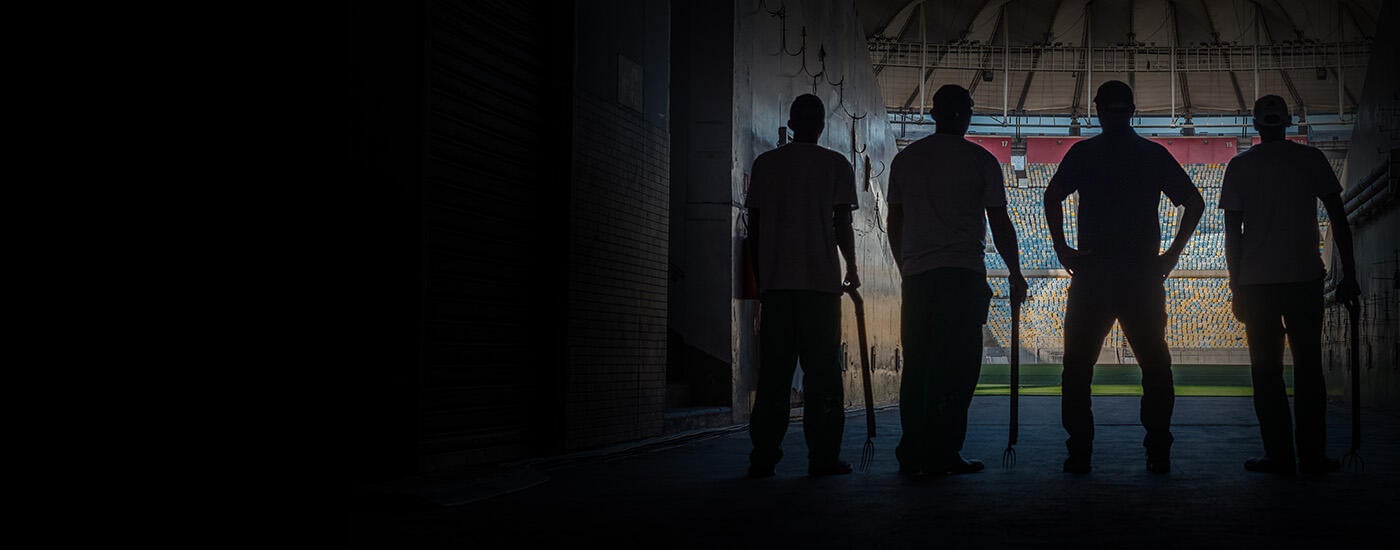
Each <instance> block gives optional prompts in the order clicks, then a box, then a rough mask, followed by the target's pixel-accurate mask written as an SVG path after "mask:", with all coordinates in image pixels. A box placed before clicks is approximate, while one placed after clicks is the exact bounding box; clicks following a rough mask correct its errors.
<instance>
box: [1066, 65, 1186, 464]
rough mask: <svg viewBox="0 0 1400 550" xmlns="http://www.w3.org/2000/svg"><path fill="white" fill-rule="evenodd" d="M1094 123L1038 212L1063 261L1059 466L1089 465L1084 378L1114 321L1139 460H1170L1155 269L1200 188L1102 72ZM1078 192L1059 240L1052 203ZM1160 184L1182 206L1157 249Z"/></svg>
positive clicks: (1123, 88)
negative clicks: (1069, 226) (1125, 360)
mask: <svg viewBox="0 0 1400 550" xmlns="http://www.w3.org/2000/svg"><path fill="white" fill-rule="evenodd" d="M1094 104H1095V105H1096V106H1097V107H1098V111H1099V123H1100V125H1101V126H1102V129H1103V132H1102V133H1100V134H1099V135H1097V136H1094V137H1092V138H1089V139H1086V140H1084V141H1081V142H1079V143H1076V144H1075V145H1074V146H1073V147H1071V148H1070V150H1069V152H1068V153H1066V154H1065V158H1064V160H1062V161H1061V163H1060V167H1059V170H1057V171H1056V172H1055V176H1054V177H1053V178H1051V180H1050V185H1049V186H1048V187H1047V188H1046V189H1045V218H1046V221H1047V222H1048V223H1049V225H1050V235H1051V238H1052V239H1053V240H1054V245H1055V254H1056V255H1057V256H1058V257H1059V259H1060V264H1061V265H1063V266H1064V267H1065V270H1067V271H1069V273H1070V276H1071V280H1070V286H1069V299H1068V303H1067V304H1066V306H1065V355H1064V373H1063V375H1062V376H1063V378H1062V386H1063V389H1062V396H1063V397H1062V398H1061V401H1060V407H1061V408H1060V413H1061V420H1062V422H1063V423H1064V427H1065V431H1066V432H1068V434H1069V439H1068V440H1067V441H1066V442H1065V447H1066V448H1067V449H1068V450H1069V458H1068V459H1067V460H1065V463H1064V470H1065V471H1066V472H1071V473H1088V472H1089V471H1090V469H1091V468H1092V465H1091V462H1090V456H1091V454H1092V452H1093V441H1094V414H1093V411H1092V408H1091V403H1090V398H1089V395H1090V383H1091V382H1092V380H1093V375H1094V363H1096V362H1097V361H1098V357H1099V351H1100V350H1101V349H1102V348H1103V341H1104V337H1106V336H1107V335H1108V331H1109V330H1110V329H1111V328H1112V327H1113V322H1114V321H1115V320H1117V321H1118V324H1119V326H1121V327H1122V328H1123V335H1124V336H1125V337H1127V339H1128V344H1129V345H1131V346H1132V347H1133V352H1134V353H1135V354H1136V355H1137V359H1138V366H1139V367H1140V368H1141V369H1142V404H1141V414H1140V418H1141V419H1142V425H1143V427H1144V428H1146V430H1147V436H1146V438H1145V439H1144V440H1143V447H1145V448H1146V450H1147V469H1148V471H1151V472H1154V473H1166V472H1169V471H1170V470H1171V463H1170V459H1171V445H1172V441H1173V440H1174V438H1173V437H1172V434H1171V417H1172V406H1173V404H1174V402H1175V399H1176V392H1175V389H1174V387H1173V385H1172V371H1171V361H1172V359H1171V355H1170V354H1169V353H1168V351H1167V342H1166V326H1167V314H1166V291H1165V289H1164V288H1163V279H1165V278H1166V276H1167V275H1168V274H1169V273H1171V271H1172V269H1173V268H1175V267H1176V262H1177V259H1178V258H1180V256H1181V251H1182V250H1183V249H1185V248H1186V243H1187V241H1188V240H1190V238H1191V233H1192V232H1193V231H1195V230H1196V224H1197V223H1198V222H1200V220H1201V214H1202V213H1204V212H1205V201H1204V200H1202V199H1201V193H1200V192H1199V191H1197V190H1196V187H1195V186H1194V185H1192V184H1191V178H1190V177H1189V176H1187V175H1186V171H1185V170H1182V168H1181V165H1180V164H1177V162H1176V159H1175V158H1173V157H1172V155H1171V153H1168V152H1167V150H1166V148H1165V147H1162V146H1161V145H1158V144H1156V143H1153V142H1151V141H1148V140H1147V139H1145V138H1142V137H1140V136H1138V135H1137V133H1136V132H1134V131H1133V128H1132V125H1131V122H1132V115H1133V111H1134V110H1135V109H1136V106H1135V105H1134V103H1133V91H1132V89H1131V88H1129V87H1128V85H1127V84H1124V83H1123V82H1120V81H1117V80H1110V81H1108V82H1105V83H1103V85H1101V86H1099V89H1098V92H1097V94H1096V95H1095V96H1094ZM1075 192H1078V193H1079V227H1078V229H1079V242H1078V248H1077V249H1076V248H1071V247H1070V246H1069V244H1068V243H1067V242H1066V240H1065V229H1064V210H1063V206H1062V204H1061V202H1062V201H1064V200H1065V198H1067V197H1069V195H1070V194H1072V193H1075ZM1163 194H1165V195H1166V196H1167V198H1168V199H1171V201H1172V203H1173V204H1175V205H1177V206H1185V207H1186V212H1185V213H1184V214H1183V215H1182V217H1181V223H1180V225H1179V226H1178V227H1177V232H1176V238H1175V239H1173V240H1172V244H1171V246H1170V247H1168V248H1167V250H1166V252H1163V253H1161V254H1160V255H1159V254H1158V249H1159V248H1160V246H1161V238H1160V236H1159V235H1160V232H1161V228H1160V225H1159V220H1158V218H1157V205H1158V202H1159V201H1160V200H1161V196H1162V195H1163Z"/></svg>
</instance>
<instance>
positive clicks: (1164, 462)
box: [1147, 453, 1172, 474]
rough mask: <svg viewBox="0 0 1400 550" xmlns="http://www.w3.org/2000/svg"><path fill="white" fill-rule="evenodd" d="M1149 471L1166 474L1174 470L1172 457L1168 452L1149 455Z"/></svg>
mask: <svg viewBox="0 0 1400 550" xmlns="http://www.w3.org/2000/svg"><path fill="white" fill-rule="evenodd" d="M1147 471H1149V472H1152V473H1154V474H1165V473H1168V472H1171V471H1172V460H1171V457H1170V456H1168V455H1166V454H1153V453H1148V455H1147Z"/></svg>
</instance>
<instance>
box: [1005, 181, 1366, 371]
mask: <svg viewBox="0 0 1400 550" xmlns="http://www.w3.org/2000/svg"><path fill="white" fill-rule="evenodd" d="M1058 167H1059V166H1058V165H1057V164H1041V163H1030V164H1027V165H1026V177H1027V180H1028V181H1027V185H1028V187H1027V188H1020V187H1017V181H1016V176H1015V171H1014V169H1013V168H1012V167H1011V165H1010V164H1003V165H1002V174H1003V177H1004V178H1005V183H1006V198H1007V210H1008V211H1009V212H1010V214H1011V220H1012V222H1013V223H1014V224H1015V225H1016V230H1017V234H1018V235H1017V236H1018V237H1019V239H1018V240H1019V243H1018V246H1019V247H1020V256H1021V265H1022V267H1023V268H1024V269H1028V270H1033V269H1060V268H1061V266H1060V262H1059V260H1058V259H1057V258H1056V257H1055V250H1054V247H1053V246H1052V245H1051V239H1050V231H1049V227H1048V226H1047V225H1046V223H1045V207H1044V203H1043V196H1044V193H1045V187H1047V186H1048V185H1049V184H1050V179H1051V178H1052V177H1054V175H1055V170H1056V169H1057V168H1058ZM1332 167H1333V169H1334V170H1336V171H1338V172H1339V173H1340V170H1341V163H1340V162H1339V161H1332ZM1183 169H1184V170H1185V171H1186V173H1187V175H1188V176H1190V177H1191V181H1192V183H1194V184H1195V185H1196V187H1197V189H1199V190H1200V192H1201V195H1202V196H1203V198H1204V199H1205V202H1206V211H1205V214H1204V216H1202V218H1201V223H1200V225H1198V226H1197V228H1196V232H1195V234H1194V235H1192V237H1191V241H1190V242H1189V243H1188V244H1187V247H1186V250H1185V251H1183V252H1182V256H1181V261H1180V263H1178V264H1177V269H1179V270H1205V271H1222V272H1223V271H1224V270H1225V268H1226V266H1225V234H1224V229H1225V220H1224V215H1223V211H1221V210H1220V208H1219V206H1220V186H1221V182H1222V181H1223V179H1224V177H1225V165H1224V164H1186V165H1183ZM1078 213H1079V208H1078V195H1077V194H1074V195H1070V197H1069V198H1068V199H1066V201H1065V238H1066V240H1067V241H1068V242H1069V244H1070V246H1077V243H1078V229H1077V228H1078ZM1180 213H1181V209H1178V208H1176V207H1175V206H1173V205H1172V204H1171V201H1169V200H1167V198H1166V197H1162V199H1161V202H1160V203H1159V204H1158V208H1157V215H1158V217H1159V220H1160V222H1161V227H1162V230H1161V234H1160V237H1161V248H1160V249H1161V250H1165V249H1166V248H1167V247H1168V246H1170V244H1171V240H1172V239H1173V238H1174V237H1175V235H1176V228H1177V225H1178V224H1179V223H1180ZM1318 225H1319V228H1320V229H1321V230H1322V233H1323V234H1324V235H1325V233H1326V226H1327V216H1326V212H1325V211H1324V210H1323V208H1322V206H1321V205H1319V206H1318ZM988 240H989V241H990V238H989V239H988ZM988 244H989V246H988V251H987V254H986V262H987V267H988V268H989V269H1006V265H1005V263H1004V262H1003V261H1002V259H1001V257H1000V256H999V255H997V254H996V253H995V251H994V250H992V247H991V246H990V242H989V243H988ZM1321 246H1322V245H1321V244H1319V249H1320V248H1321ZM991 281H992V288H993V290H994V291H995V293H996V295H997V296H999V297H1000V298H999V299H996V300H993V303H992V311H991V313H990V316H989V318H988V322H987V326H988V328H989V329H990V331H991V334H992V336H993V337H994V338H995V339H996V340H997V341H998V343H999V344H1002V345H1005V344H1006V343H1007V342H1009V340H1010V336H1011V326H1010V322H1011V317H1010V310H1009V304H1008V303H1007V301H1006V299H1005V297H1006V296H1007V290H1008V289H1007V283H1006V279H1005V278H1004V277H993V278H992V279H991ZM1069 282H1070V281H1069V279H1065V278H1044V277H1037V278H1032V279H1030V292H1031V295H1032V296H1033V297H1034V299H1033V300H1032V301H1031V302H1029V303H1027V304H1026V305H1025V307H1024V309H1023V310H1022V324H1021V331H1022V332H1021V334H1022V336H1021V338H1022V340H1021V341H1022V346H1024V347H1026V348H1048V349H1058V348H1061V347H1063V345H1064V308H1065V300H1066V297H1067V292H1068V288H1069ZM1165 285H1166V291H1167V304H1168V305H1167V310H1168V311H1167V313H1168V316H1169V323H1168V326H1167V344H1168V345H1169V346H1172V347H1184V348H1243V347H1246V344H1245V340H1244V327H1243V325H1241V324H1240V323H1239V322H1237V321H1235V318H1234V316H1233V315H1232V314H1231V312H1230V303H1229V297H1230V293H1229V291H1228V289H1227V286H1228V281H1227V279H1225V278H1224V277H1171V278H1169V279H1167V280H1166V282H1165ZM1122 343H1123V335H1122V331H1121V330H1120V329H1119V328H1118V326H1117V325H1116V324H1115V325H1114V327H1113V329H1112V330H1111V331H1110V333H1109V336H1108V338H1107V339H1106V340H1105V345H1106V346H1110V347H1112V346H1119V345H1122Z"/></svg>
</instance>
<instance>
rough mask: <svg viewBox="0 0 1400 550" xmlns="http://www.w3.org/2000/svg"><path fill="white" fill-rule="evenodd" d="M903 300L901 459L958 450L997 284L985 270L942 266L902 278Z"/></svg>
mask: <svg viewBox="0 0 1400 550" xmlns="http://www.w3.org/2000/svg"><path fill="white" fill-rule="evenodd" d="M903 291H904V296H903V304H902V305H901V308H900V316H901V324H902V327H901V332H902V335H901V336H902V337H903V341H904V370H903V373H902V375H901V377H900V383H899V384H900V385H899V421H900V426H901V428H902V429H903V432H904V434H903V437H901V438H900V440H899V446H898V447H897V448H896V449H895V457H896V458H898V459H899V463H900V465H901V466H903V467H905V468H910V469H917V468H920V467H922V466H925V465H940V464H944V463H946V462H949V461H953V460H956V459H957V458H958V451H960V450H962V446H963V440H964V439H965V438H966V437H967V407H968V405H971V404H972V393H973V390H975V389H976V388H977V377H978V376H979V375H980V374H981V372H982V324H983V323H985V322H986V320H987V306H988V305H989V303H990V301H991V296H992V289H991V287H989V286H987V278H986V276H985V275H983V274H981V273H978V272H976V271H972V270H969V269H958V268H938V269H932V270H929V271H925V272H923V273H918V274H915V275H911V276H909V277H905V278H904V283H903Z"/></svg>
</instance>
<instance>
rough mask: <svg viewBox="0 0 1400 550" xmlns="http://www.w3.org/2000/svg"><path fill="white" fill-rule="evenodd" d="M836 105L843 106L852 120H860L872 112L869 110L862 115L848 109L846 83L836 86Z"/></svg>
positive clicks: (842, 110) (842, 109)
mask: <svg viewBox="0 0 1400 550" xmlns="http://www.w3.org/2000/svg"><path fill="white" fill-rule="evenodd" d="M843 78H844V77H843ZM836 105H837V106H838V107H841V112H843V113H846V116H847V117H850V119H851V120H860V119H862V118H865V117H866V115H869V114H870V113H868V112H867V113H863V114H861V115H856V114H854V113H852V112H851V111H850V110H849V109H846V85H845V84H844V83H843V84H840V85H837V86H836Z"/></svg>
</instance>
